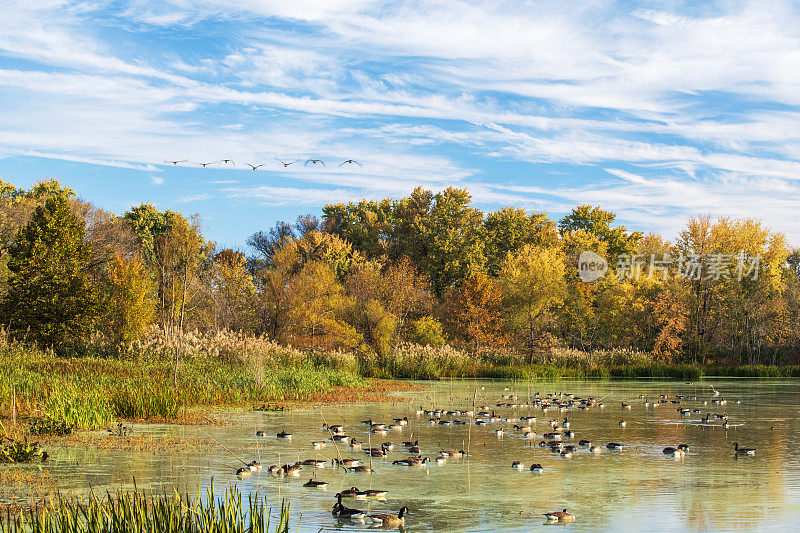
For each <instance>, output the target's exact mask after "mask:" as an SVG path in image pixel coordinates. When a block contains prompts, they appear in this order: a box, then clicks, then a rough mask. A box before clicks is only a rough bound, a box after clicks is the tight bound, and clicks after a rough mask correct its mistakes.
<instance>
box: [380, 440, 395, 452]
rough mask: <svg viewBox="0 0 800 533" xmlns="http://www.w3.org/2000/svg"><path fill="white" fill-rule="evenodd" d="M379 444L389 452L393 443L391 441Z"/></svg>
mask: <svg viewBox="0 0 800 533" xmlns="http://www.w3.org/2000/svg"><path fill="white" fill-rule="evenodd" d="M381 446H383V447H384V448H386V451H389V452H390V451H392V450H394V443H393V442H384V443H383V444H381Z"/></svg>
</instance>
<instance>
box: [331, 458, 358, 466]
mask: <svg viewBox="0 0 800 533" xmlns="http://www.w3.org/2000/svg"><path fill="white" fill-rule="evenodd" d="M360 462H361V461H360V460H359V459H332V460H331V464H332V465H334V466H337V465H338V466H345V467H351V466H358V464H359V463H360Z"/></svg>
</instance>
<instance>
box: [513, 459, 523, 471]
mask: <svg viewBox="0 0 800 533" xmlns="http://www.w3.org/2000/svg"><path fill="white" fill-rule="evenodd" d="M511 468H516V469H517V470H525V465H524V464H523V463H522V462H521V461H514V462H513V463H511Z"/></svg>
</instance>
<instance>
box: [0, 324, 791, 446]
mask: <svg viewBox="0 0 800 533" xmlns="http://www.w3.org/2000/svg"><path fill="white" fill-rule="evenodd" d="M178 343H179V344H180V346H181V351H180V353H179V358H178V367H177V373H176V372H175V367H174V353H175V346H176V345H177V344H178ZM0 357H2V361H3V364H2V365H0V406H2V407H0V416H2V417H3V418H5V419H6V420H9V419H11V418H12V417H15V418H16V419H17V420H18V421H20V423H22V424H23V425H25V426H27V427H28V431H29V432H30V433H31V434H32V435H33V436H34V437H35V436H45V435H63V434H69V433H71V432H72V431H73V430H80V429H83V430H97V429H102V428H109V431H114V429H113V424H114V423H116V422H117V421H118V420H124V421H128V422H162V423H163V422H168V423H170V422H171V423H184V424H213V423H219V422H220V421H219V420H216V419H214V418H211V417H209V416H208V415H209V411H212V410H218V409H222V408H245V409H256V410H270V409H272V410H282V409H286V408H292V407H301V406H306V405H313V404H316V403H324V404H330V403H353V402H369V401H385V400H392V399H396V397H395V396H392V393H395V392H402V391H403V390H411V389H413V388H414V385H413V384H411V383H407V382H405V381H396V380H446V379H497V380H516V381H536V380H558V379H586V380H595V379H603V380H607V379H635V378H653V379H665V380H697V379H701V378H702V377H710V376H727V377H770V378H775V377H790V378H795V377H800V366H794V365H793V366H766V365H742V366H725V367H720V366H710V365H709V366H700V365H686V364H665V363H661V362H658V361H654V360H653V358H652V356H651V355H650V354H647V353H641V352H633V351H630V350H611V351H596V352H593V353H586V352H580V351H577V350H568V349H554V350H551V352H550V353H549V354H547V355H546V356H542V360H540V361H539V362H536V363H533V364H530V363H529V362H528V361H527V360H525V359H524V358H523V357H520V356H519V355H515V354H509V353H497V352H495V353H482V354H470V353H467V352H463V351H459V350H457V349H455V348H453V347H450V346H442V347H438V348H433V347H430V346H420V345H411V344H405V345H402V346H399V347H398V348H397V349H396V350H393V351H392V352H391V353H390V354H389V355H388V356H387V357H385V358H378V357H376V356H369V355H365V354H363V353H358V352H340V351H321V350H316V351H312V350H300V349H295V348H288V347H283V346H280V345H278V344H276V343H275V342H273V341H270V340H269V339H266V338H263V337H247V336H244V335H241V334H235V333H227V334H226V333H224V332H213V333H208V334H201V333H197V332H189V333H186V334H184V335H183V336H182V338H181V339H179V340H176V339H174V338H170V339H167V338H165V337H163V336H161V335H159V332H158V331H157V330H154V331H153V335H152V337H149V338H148V339H146V340H143V341H142V342H141V344H140V345H139V346H130V347H127V348H126V349H125V350H122V351H120V352H119V353H118V354H116V355H115V356H110V355H109V354H107V353H103V354H102V355H83V356H81V357H65V356H58V355H56V354H54V353H53V352H48V351H43V350H41V349H38V348H36V347H30V346H25V345H23V344H20V343H17V342H15V341H11V340H9V339H8V338H6V337H4V336H0ZM176 376H177V387H176V386H175V383H176V381H175V378H176ZM223 423H224V422H223Z"/></svg>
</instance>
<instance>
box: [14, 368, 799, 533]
mask: <svg viewBox="0 0 800 533" xmlns="http://www.w3.org/2000/svg"><path fill="white" fill-rule="evenodd" d="M713 383H714V387H715V389H716V390H717V391H720V395H719V396H714V393H713V390H712V389H711V388H710V387H709V386H708V384H707V383H701V382H698V383H695V384H691V385H690V384H686V383H673V382H669V383H660V382H624V383H618V382H613V383H595V382H558V383H536V384H534V385H533V386H532V388H531V390H530V391H529V390H528V387H527V386H525V387H524V388H523V387H515V385H514V384H510V383H491V382H485V383H484V382H479V383H476V382H453V383H435V384H428V386H429V387H430V388H429V389H427V390H425V391H421V392H416V393H406V394H405V396H406V397H407V398H409V400H408V401H403V402H398V403H394V404H392V403H387V404H377V405H376V404H370V405H358V406H338V407H333V406H330V407H324V408H322V409H309V410H301V411H292V412H281V413H238V414H235V415H234V416H235V419H236V423H235V424H232V425H225V426H213V427H203V428H198V427H192V426H183V427H176V426H147V427H145V426H137V428H136V429H137V430H145V431H148V432H154V433H162V434H171V435H174V434H179V435H184V436H189V437H201V438H202V437H204V436H205V435H208V436H210V437H211V438H213V439H215V440H217V441H219V442H220V443H221V444H222V445H224V447H226V448H228V450H229V451H226V450H225V449H223V447H222V446H217V447H216V448H215V451H213V453H209V452H202V453H178V454H173V455H166V454H161V453H153V452H121V451H115V450H96V449H93V450H85V449H75V448H69V449H67V448H64V449H56V450H51V455H52V459H51V462H50V463H49V464H48V465H46V466H45V468H46V469H47V470H48V474H49V477H50V478H52V479H54V480H55V481H56V482H57V484H58V486H59V487H62V488H65V489H74V490H81V489H86V488H88V487H94V488H95V489H96V490H97V489H105V488H114V487H116V486H118V485H120V484H123V483H125V484H128V485H130V484H131V482H132V480H133V478H134V477H135V478H136V482H137V485H139V486H152V487H169V488H170V490H171V487H173V486H174V487H175V488H176V489H177V490H179V491H192V492H193V491H194V490H195V489H196V487H197V485H198V484H200V485H203V486H206V485H207V484H208V483H210V482H211V479H212V477H213V479H214V484H215V486H216V487H222V486H227V485H229V484H236V485H238V487H239V489H240V490H241V491H242V492H244V493H248V492H255V491H258V492H259V493H261V494H264V493H265V494H267V495H268V496H269V498H270V500H271V501H272V502H273V503H274V508H275V509H276V513H275V514H277V510H278V509H279V507H280V502H281V499H283V498H286V499H287V500H288V501H289V502H290V504H291V515H292V523H295V521H296V520H297V519H298V517H300V516H301V515H302V517H301V519H300V531H309V532H311V531H313V532H317V531H320V528H323V530H324V531H371V530H374V529H375V526H373V525H370V524H368V523H361V522H358V521H350V520H337V519H335V518H334V517H333V516H332V515H331V508H332V507H333V504H334V503H335V501H336V498H335V495H336V493H337V492H340V491H342V490H345V489H349V488H351V487H357V488H358V489H359V490H361V491H363V490H366V489H386V490H388V491H389V492H388V497H387V498H386V500H385V501H381V500H376V499H374V498H368V499H366V500H353V499H350V500H348V501H350V502H351V503H350V504H348V505H347V506H348V507H356V508H359V509H364V510H366V511H368V512H369V513H376V512H381V513H384V512H388V513H394V514H396V513H398V511H399V510H400V508H401V507H402V506H403V505H406V506H408V507H409V509H410V510H411V514H410V515H409V516H408V517H407V520H406V525H404V526H400V530H404V531H405V530H407V531H453V532H471V531H495V530H500V529H502V530H507V531H514V532H516V531H529V530H531V529H536V528H539V527H547V526H549V525H566V526H568V527H570V528H572V529H575V530H581V531H598V530H606V531H620V530H636V531H665V530H681V531H683V530H694V531H741V530H751V531H752V530H766V529H772V528H779V529H782V530H787V529H793V528H796V524H797V523H798V519H800V474H798V472H800V469H798V466H800V446H798V444H800V424H798V418H800V417H799V416H798V414H799V412H798V411H799V410H800V408H799V407H798V405H799V404H800V391H798V388H797V382H794V381H788V380H786V381H780V380H771V381H745V380H737V381H722V380H715V381H714V382H713ZM481 387H483V390H481ZM506 388H508V389H510V390H508V391H506V390H505V389H506ZM536 391H539V392H541V393H542V394H546V393H554V392H557V391H563V392H569V393H574V394H576V395H577V396H580V397H584V398H585V397H588V396H593V397H595V398H603V402H604V403H605V407H604V408H602V409H601V408H590V409H586V410H577V409H571V410H569V411H567V412H560V411H558V410H551V411H547V412H546V413H542V412H541V410H536V409H526V408H516V409H514V408H497V407H493V405H494V404H496V403H498V401H499V398H500V396H501V394H516V395H517V396H518V402H519V403H525V402H527V399H528V395H531V396H533V395H534V394H535V392H536ZM640 395H641V396H643V397H642V398H640ZM660 395H665V396H668V397H670V399H671V398H674V397H675V396H685V397H697V400H690V399H686V398H684V399H682V400H681V403H680V404H672V403H669V402H667V403H664V404H658V403H657V402H658V401H659V400H660V398H659V396H660ZM719 398H725V399H727V400H728V403H727V404H723V405H721V404H719V403H713V400H714V399H719ZM473 400H475V401H476V403H477V404H478V405H481V404H487V405H488V406H489V410H494V411H496V414H498V415H500V416H502V417H504V418H508V417H513V418H515V419H518V418H520V417H521V416H526V415H532V416H536V417H537V420H536V421H535V422H530V424H531V426H532V428H531V429H532V430H533V431H534V432H535V433H536V438H535V439H526V438H524V436H523V434H522V432H521V431H519V430H516V429H514V428H513V424H512V423H505V422H490V423H487V424H486V425H485V426H475V425H473V424H468V425H454V424H450V425H440V424H435V425H431V424H430V423H429V420H428V419H429V418H430V417H429V416H425V415H424V414H423V415H417V414H416V413H415V411H416V410H417V408H418V407H419V406H420V405H422V406H424V408H425V409H430V408H432V407H433V406H434V405H435V406H437V407H441V408H471V407H472V404H473ZM734 400H740V401H741V403H740V404H736V403H734ZM434 401H435V403H434ZM504 401H505V400H504ZM703 401H706V402H707V404H706V405H703ZM622 402H625V403H628V404H630V407H631V408H630V410H628V409H623V408H622ZM645 402H646V403H647V404H648V405H647V407H645ZM680 408H684V409H686V408H688V409H690V412H688V413H686V414H682V413H680V412H678V409H680ZM694 409H700V412H694ZM706 413H712V417H711V418H710V420H709V422H708V423H704V422H703V417H704V415H705V414H706ZM714 413H718V414H727V415H728V417H729V418H728V422H729V424H728V427H727V429H723V427H722V422H721V419H714V418H713V414H714ZM403 416H408V417H409V421H410V422H409V424H408V425H407V426H404V427H403V429H402V430H401V431H388V432H387V434H386V435H385V436H379V435H375V434H372V433H370V432H369V427H368V426H366V425H362V424H360V421H362V420H369V419H372V420H374V421H381V422H386V423H391V421H392V419H394V418H397V417H403ZM565 416H566V417H568V421H569V424H570V426H569V430H571V431H574V432H575V436H574V438H572V439H565V440H564V443H565V444H575V445H577V443H578V441H579V440H588V441H590V442H591V443H593V444H594V445H599V446H600V447H601V450H600V452H599V454H594V453H591V452H590V451H589V449H588V448H586V447H581V446H577V447H576V449H575V451H574V452H573V454H572V457H571V458H565V457H562V456H561V455H560V454H555V453H553V452H551V451H550V449H548V448H546V447H544V448H543V447H540V446H539V445H538V444H539V442H540V441H541V440H543V439H542V438H541V435H542V434H543V433H546V432H550V431H552V427H551V425H550V424H549V423H548V421H550V420H558V421H562V419H563V418H564V417H565ZM442 418H445V419H448V420H452V419H453V418H454V417H452V416H449V417H448V416H443V417H442ZM460 418H462V419H466V418H465V417H463V416H462V417H460ZM622 419H624V420H625V421H626V424H625V426H621V425H620V424H619V422H620V420H622ZM323 423H328V424H331V425H333V424H343V425H345V427H346V431H347V433H348V435H350V436H352V437H355V438H356V439H358V440H359V441H360V442H363V444H364V448H367V447H379V446H380V445H381V443H383V442H388V441H391V442H393V443H394V444H395V448H394V450H392V451H391V452H388V453H387V456H386V457H369V456H367V455H366V454H365V453H364V452H363V451H357V450H353V449H351V448H349V447H347V446H345V445H343V444H341V443H334V442H332V441H330V440H328V442H327V445H326V446H325V447H324V448H321V449H315V448H314V447H313V446H312V442H313V441H319V440H322V439H325V438H326V437H327V435H326V433H325V432H324V431H323V429H322V428H323ZM515 423H516V422H515ZM500 428H503V429H504V435H503V436H502V437H500V438H498V436H497V435H496V434H495V431H496V430H497V429H500ZM258 430H262V431H264V432H265V435H266V436H265V437H256V431H258ZM280 431H289V432H291V433H293V438H292V439H291V440H288V439H278V438H276V437H275V435H277V433H278V432H280ZM415 440H419V443H420V448H421V450H420V452H421V453H420V455H422V456H424V457H429V458H431V459H435V458H436V457H437V456H438V455H439V453H440V452H441V451H442V450H462V449H463V450H465V451H467V452H468V456H467V457H461V458H458V457H448V458H447V459H446V462H444V463H443V464H441V465H440V464H437V462H436V461H431V462H429V463H428V464H427V465H425V466H423V467H416V466H394V465H392V461H395V460H399V459H404V458H408V457H409V456H410V455H412V454H409V453H406V452H405V447H404V446H402V442H403V441H411V442H413V441H415ZM610 442H618V443H621V444H622V448H621V449H620V450H615V451H612V450H609V449H607V448H606V444H607V443H610ZM734 442H739V443H740V444H741V445H742V446H743V447H748V448H758V451H757V453H756V455H755V456H736V455H734V451H733V443H734ZM682 443H685V444H688V446H689V448H688V450H687V451H686V453H685V455H684V456H682V457H674V456H668V455H665V454H664V453H663V450H664V448H665V447H668V446H671V447H676V446H677V445H678V444H682ZM234 455H235V456H237V457H240V458H241V459H242V460H244V461H248V462H249V461H251V460H254V459H260V461H261V463H262V464H263V465H264V471H261V472H256V473H254V474H253V475H252V476H250V477H248V478H246V479H239V478H238V477H237V476H236V475H235V469H236V468H238V467H240V466H241V463H240V462H239V461H238V460H237V459H236V458H234V457H233V456H234ZM347 458H355V459H360V460H361V461H362V464H364V465H367V466H370V467H372V468H374V469H375V472H373V473H371V474H368V473H356V472H348V471H346V470H345V469H343V468H332V463H331V460H332V459H347ZM306 459H320V460H324V461H326V464H325V468H311V467H307V466H306V467H303V470H302V472H301V476H300V477H298V478H291V477H274V476H271V475H270V474H268V473H267V472H266V469H267V467H268V466H269V465H272V464H278V465H282V464H286V463H294V462H296V461H303V460H306ZM514 461H520V462H522V463H524V464H525V465H532V464H535V463H539V464H541V465H542V467H543V473H542V474H540V475H537V474H535V473H533V472H531V471H530V470H528V469H527V468H526V469H523V470H517V469H513V468H511V465H512V463H513V462H514ZM309 478H312V479H314V480H319V481H327V482H328V483H329V485H328V486H327V487H326V488H324V489H319V488H307V487H304V486H303V484H304V483H305V482H306V481H307V480H308V479H309ZM2 490H3V496H4V497H8V495H9V494H10V493H11V492H14V494H15V495H16V496H17V497H19V496H23V494H21V493H20V489H19V487H13V486H7V487H4V488H3V489H2ZM564 508H566V509H568V510H569V511H570V512H571V513H573V514H574V515H575V516H576V519H575V521H574V522H572V523H569V524H566V523H559V522H555V523H548V522H546V520H545V519H544V516H543V515H544V513H546V512H549V511H554V510H560V509H564ZM378 527H379V528H380V527H382V526H378Z"/></svg>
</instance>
